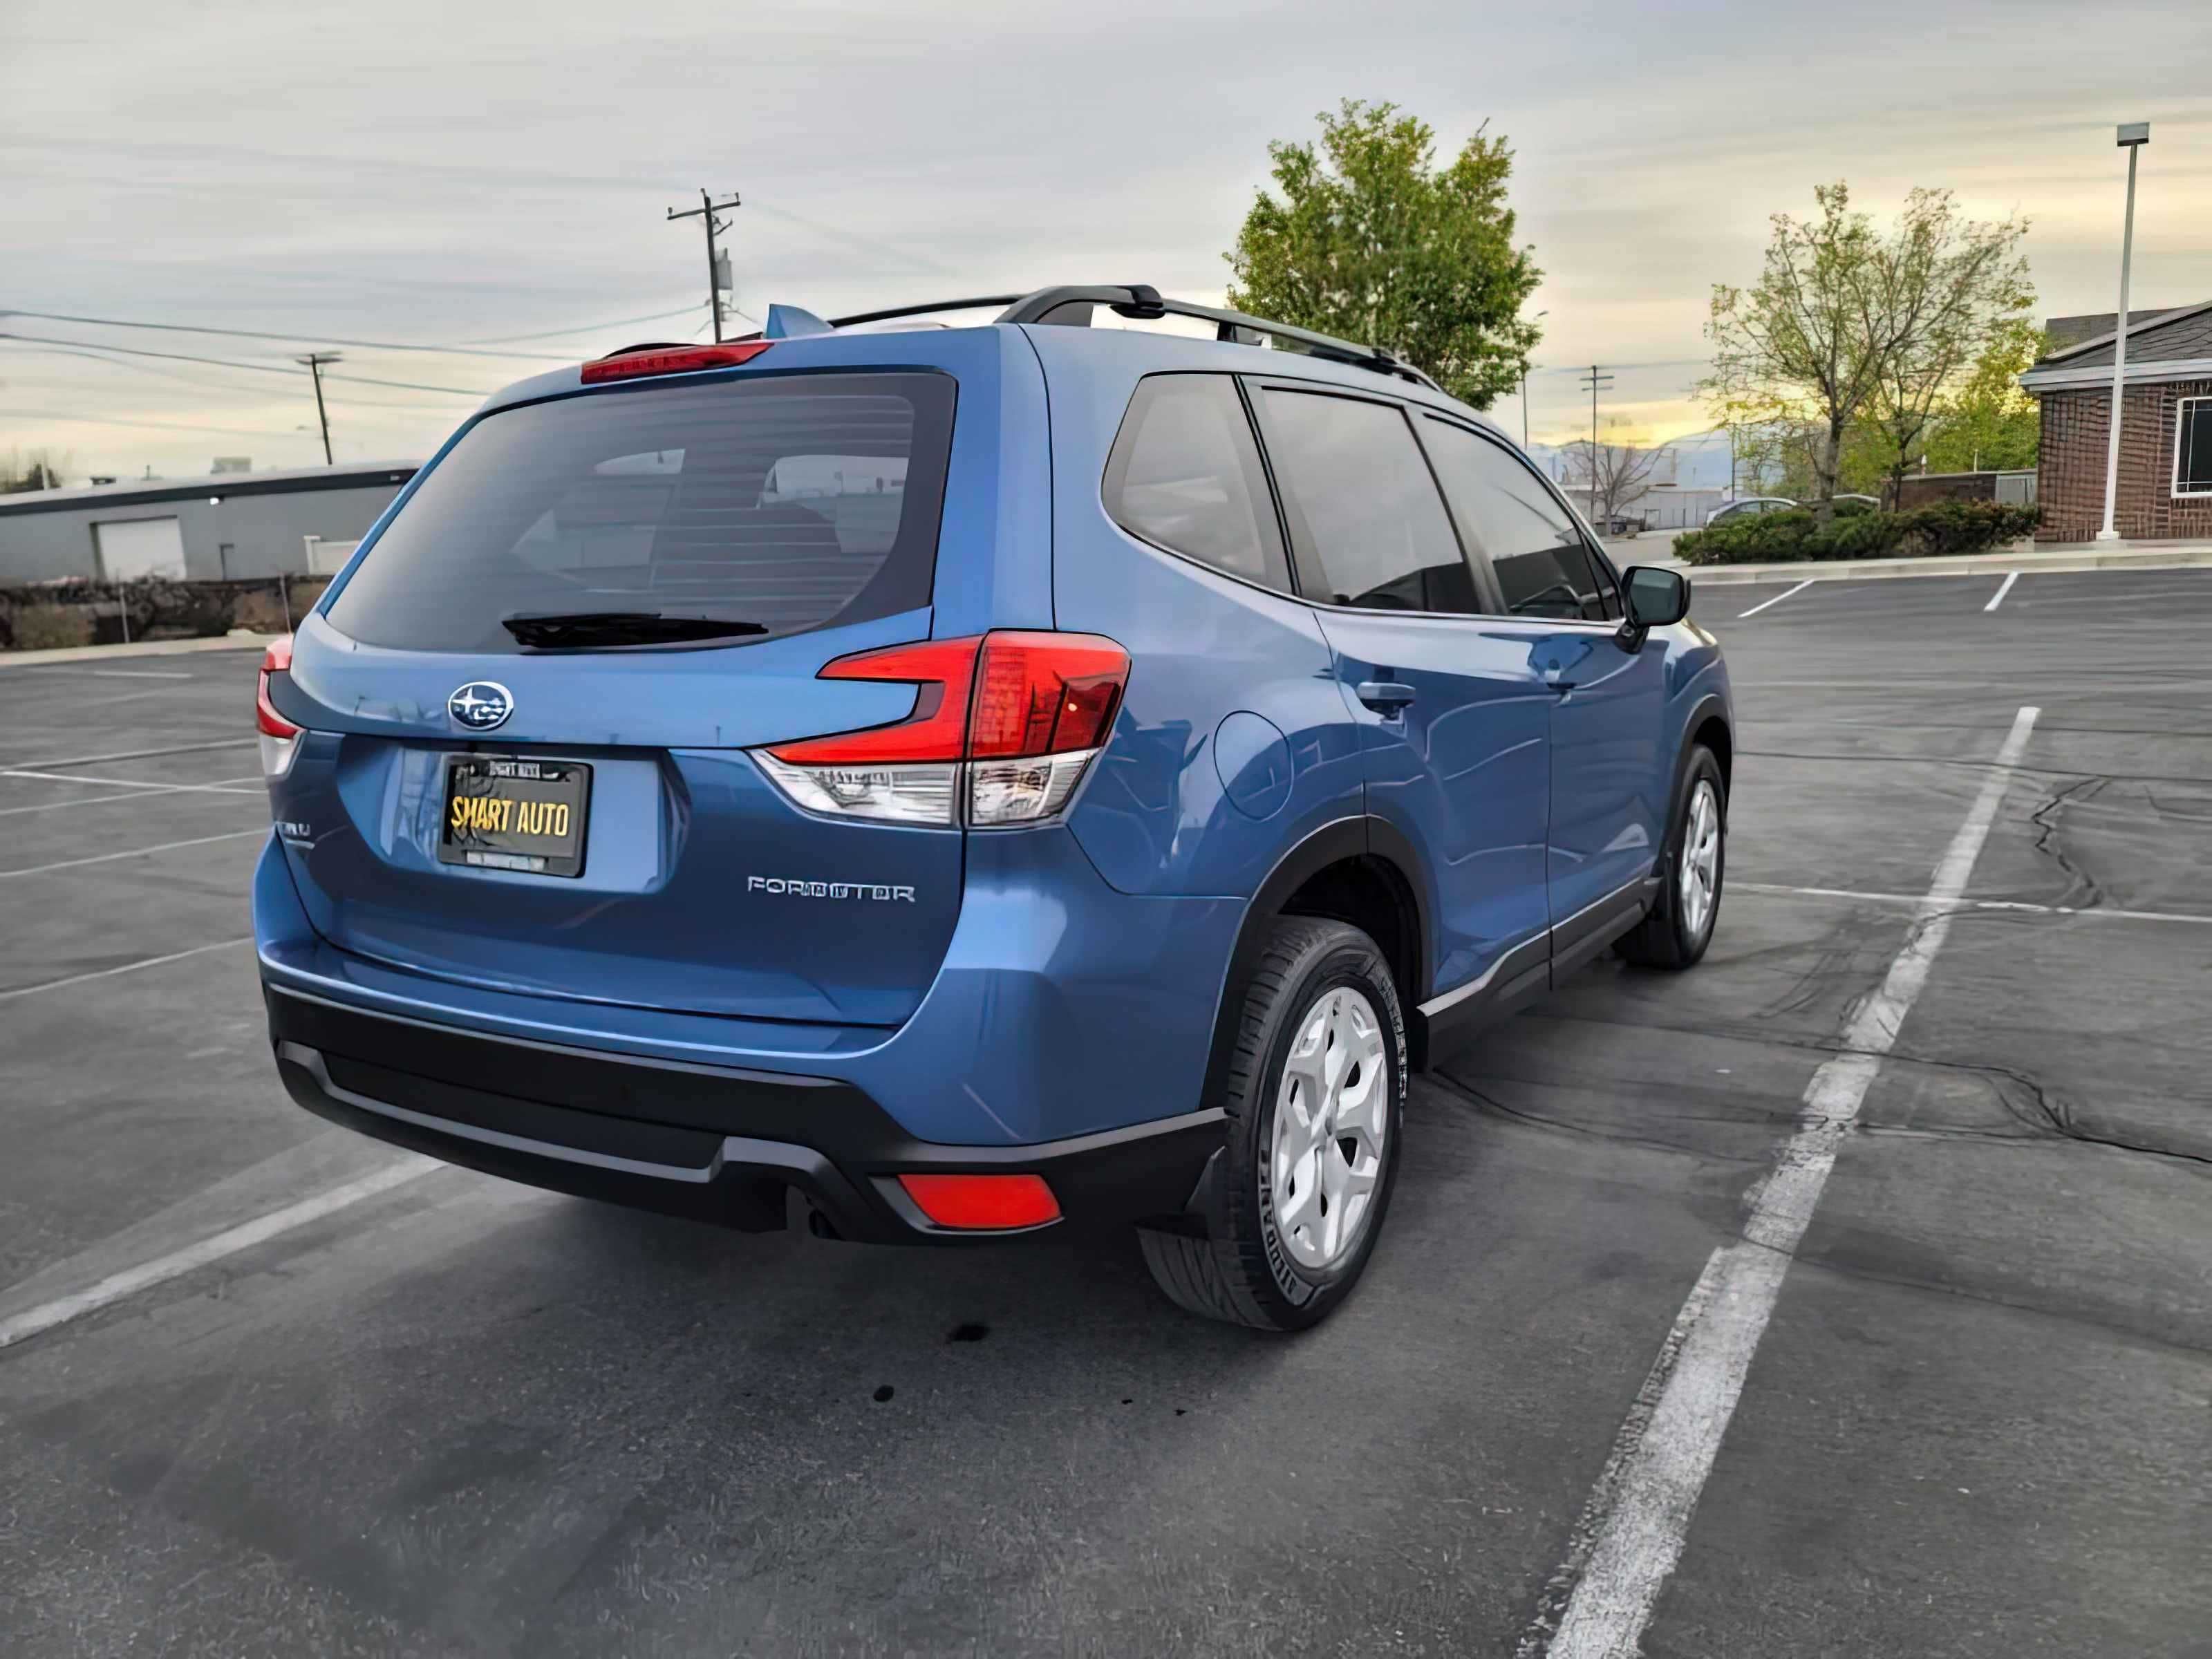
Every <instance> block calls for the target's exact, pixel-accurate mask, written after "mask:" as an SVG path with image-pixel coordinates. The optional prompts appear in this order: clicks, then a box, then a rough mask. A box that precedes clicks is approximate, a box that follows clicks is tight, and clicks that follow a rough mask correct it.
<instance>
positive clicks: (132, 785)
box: [0, 767, 261, 805]
mask: <svg viewBox="0 0 2212 1659" xmlns="http://www.w3.org/2000/svg"><path fill="white" fill-rule="evenodd" d="M0 778H36V779H38V780H39V781H40V782H41V783H91V784H97V785H99V786H100V787H102V788H105V789H149V790H154V791H157V792H158V791H162V790H174V789H186V790H196V791H199V792H201V793H211V794H217V795H234V794H238V793H241V792H240V790H239V789H238V788H237V787H236V786H237V785H239V784H241V783H246V782H253V783H258V782H260V781H261V780H260V779H259V778H258V777H256V778H252V779H246V778H219V779H217V780H216V781H215V782H213V783H155V782H151V781H147V780H145V779H143V778H88V777H86V776H84V775H82V773H77V772H33V771H31V770H29V769H26V768H22V767H9V768H6V769H0ZM61 804H62V805H75V804H76V803H74V802H69V801H64V802H63V803H61Z"/></svg>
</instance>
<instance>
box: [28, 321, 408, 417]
mask: <svg viewBox="0 0 2212 1659" xmlns="http://www.w3.org/2000/svg"><path fill="white" fill-rule="evenodd" d="M0 340H5V343H7V344H9V345H14V346H16V347H18V348H20V349H21V350H24V351H26V352H33V353H36V354H39V355H40V356H55V357H82V358H83V359H84V360H85V361H86V362H94V363H104V364H106V366H107V367H108V368H122V369H128V370H130V371H131V373H132V374H158V375H160V376H161V379H163V380H174V381H176V382H178V383H179V385H183V386H197V387H198V388H199V389H200V390H201V391H204V392H222V393H223V394H224V395H226V396H228V397H233V398H253V399H254V400H256V401H257V402H262V401H265V398H264V392H263V388H260V387H258V386H241V385H240V384H239V383H238V382H237V381H235V380H210V379H207V378H206V377H205V376H203V375H198V374H187V373H184V372H181V371H179V370H177V369H173V368H161V367H160V366H159V365H158V364H155V363H136V362H125V361H123V360H122V359H120V358H117V357H111V356H107V355H106V354H107V353H108V352H111V351H114V350H118V349H120V348H118V347H115V346H48V345H31V344H27V343H25V342H24V341H22V340H20V339H5V337H0ZM237 367H240V368H263V367H264V365H262V364H259V363H254V364H240V365H237ZM329 378H331V377H329V376H325V379H329ZM332 401H333V402H342V403H343V404H347V405H349V406H350V407H352V408H355V409H398V410H441V411H445V410H450V409H451V408H452V405H451V404H426V403H423V402H422V401H420V400H419V399H416V400H412V401H400V402H395V401H392V400H391V399H388V398H364V397H362V396H361V395H360V394H359V393H357V392H344V393H342V394H334V395H333V398H332Z"/></svg>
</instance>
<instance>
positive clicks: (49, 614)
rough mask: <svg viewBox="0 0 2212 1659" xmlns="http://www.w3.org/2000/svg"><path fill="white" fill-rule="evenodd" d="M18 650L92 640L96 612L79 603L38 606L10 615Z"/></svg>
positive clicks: (70, 644) (51, 649) (74, 643)
mask: <svg viewBox="0 0 2212 1659" xmlns="http://www.w3.org/2000/svg"><path fill="white" fill-rule="evenodd" d="M9 622H11V623H13V624H14V629H13V632H14V635H15V649H16V650H18V651H55V650H59V649H61V648H63V647H68V646H73V645H89V644H91V643H92V613H91V612H90V611H87V610H85V609H83V608H82V606H79V605H29V606H27V607H25V608H24V609H23V610H21V611H16V612H15V615H14V616H12V617H9Z"/></svg>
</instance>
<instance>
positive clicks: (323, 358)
mask: <svg viewBox="0 0 2212 1659" xmlns="http://www.w3.org/2000/svg"><path fill="white" fill-rule="evenodd" d="M292 361H293V362H295V363H304V364H306V365H307V373H308V374H312V375H313V376H314V377H315V418H316V419H317V420H318V421H319V422H322V427H323V465H325V466H329V465H331V417H330V415H329V412H328V411H327V410H325V409H324V407H323V367H324V365H325V364H326V363H338V362H344V361H345V359H344V358H343V357H342V356H339V355H338V354H337V352H335V351H311V352H309V353H308V354H307V356H304V357H295V358H293V359H292Z"/></svg>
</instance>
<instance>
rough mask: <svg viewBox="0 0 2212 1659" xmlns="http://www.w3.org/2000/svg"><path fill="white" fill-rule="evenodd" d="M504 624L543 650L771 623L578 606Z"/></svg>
mask: <svg viewBox="0 0 2212 1659" xmlns="http://www.w3.org/2000/svg"><path fill="white" fill-rule="evenodd" d="M500 626H501V627H502V628H504V629H507V632H508V633H510V634H512V635H514V637H515V639H516V640H517V641H520V643H521V644H524V645H527V646H532V647H536V648H538V649H540V650H558V649H560V648H561V647H564V646H566V647H573V648H583V647H591V646H610V645H663V644H673V643H678V642H680V641H685V640H726V639H736V638H739V637H742V636H744V635H753V634H765V633H767V632H768V627H767V624H765V623H757V622H742V621H738V620H736V619H734V618H732V617H685V616H670V615H669V614H667V613H666V612H665V611H570V612H567V613H564V614H559V615H554V616H517V617H501V619H500Z"/></svg>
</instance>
